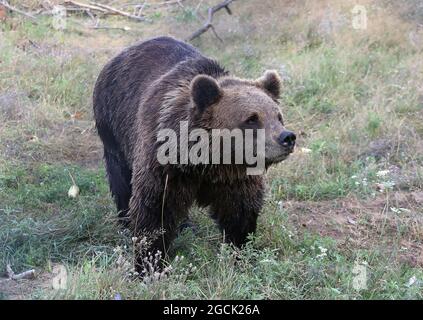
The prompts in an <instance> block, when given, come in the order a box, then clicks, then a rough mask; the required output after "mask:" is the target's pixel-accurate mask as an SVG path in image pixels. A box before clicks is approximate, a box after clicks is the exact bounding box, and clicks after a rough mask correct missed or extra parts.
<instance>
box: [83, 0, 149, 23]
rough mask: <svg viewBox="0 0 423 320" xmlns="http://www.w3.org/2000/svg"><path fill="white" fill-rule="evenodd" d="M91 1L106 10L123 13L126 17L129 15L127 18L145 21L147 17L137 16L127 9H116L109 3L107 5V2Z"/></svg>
mask: <svg viewBox="0 0 423 320" xmlns="http://www.w3.org/2000/svg"><path fill="white" fill-rule="evenodd" d="M90 3H91V4H92V5H94V6H97V7H100V8H103V9H105V10H107V11H109V12H113V13H115V14H118V15H121V16H124V17H127V18H131V19H134V20H138V21H144V20H145V18H144V17H139V16H135V15H133V14H130V13H129V12H126V11H122V10H119V9H116V8H113V7H110V6H107V5H105V4H101V3H96V2H90Z"/></svg>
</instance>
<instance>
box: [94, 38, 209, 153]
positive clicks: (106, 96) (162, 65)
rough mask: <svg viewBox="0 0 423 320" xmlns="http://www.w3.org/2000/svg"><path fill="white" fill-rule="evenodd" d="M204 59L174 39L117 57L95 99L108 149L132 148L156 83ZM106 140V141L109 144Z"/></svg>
mask: <svg viewBox="0 0 423 320" xmlns="http://www.w3.org/2000/svg"><path fill="white" fill-rule="evenodd" d="M198 57H202V55H201V53H200V52H199V51H197V50H196V49H195V48H194V47H192V46H191V45H189V44H187V43H184V42H181V41H178V40H176V39H174V38H171V37H158V38H153V39H150V40H146V41H143V42H140V43H138V44H135V45H133V46H131V47H129V48H127V49H125V50H124V51H123V52H121V53H120V54H119V55H117V56H116V57H114V58H113V59H112V60H111V61H110V62H109V63H107V64H106V66H105V67H104V68H103V70H102V71H101V73H100V75H99V77H98V79H97V82H96V85H95V88H94V95H93V108H94V116H95V120H96V125H97V129H98V131H99V134H100V136H102V137H106V139H103V142H104V143H105V145H108V147H109V148H111V149H117V150H116V151H117V152H121V151H123V150H119V149H120V148H119V146H120V145H125V144H128V141H129V139H130V138H131V137H130V134H131V132H132V131H133V130H134V126H135V118H136V117H135V115H136V114H137V110H138V107H139V102H140V99H141V98H142V97H143V94H145V92H147V91H148V89H149V87H150V86H151V85H152V84H153V83H154V81H155V80H156V79H158V78H160V77H161V76H162V75H164V74H165V73H167V72H169V71H170V70H172V68H174V67H175V66H176V65H177V64H178V63H180V62H182V61H185V60H188V59H194V58H198ZM105 140H106V141H105Z"/></svg>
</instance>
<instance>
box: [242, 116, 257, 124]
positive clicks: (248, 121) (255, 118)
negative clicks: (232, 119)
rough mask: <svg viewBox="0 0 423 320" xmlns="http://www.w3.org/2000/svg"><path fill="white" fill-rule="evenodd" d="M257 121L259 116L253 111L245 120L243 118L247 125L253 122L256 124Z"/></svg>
mask: <svg viewBox="0 0 423 320" xmlns="http://www.w3.org/2000/svg"><path fill="white" fill-rule="evenodd" d="M258 121H259V116H258V114H257V113H253V114H252V115H251V116H249V117H248V119H247V120H245V123H246V124H249V125H253V124H257V122H258Z"/></svg>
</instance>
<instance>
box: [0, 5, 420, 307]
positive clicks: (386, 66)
mask: <svg viewBox="0 0 423 320" xmlns="http://www.w3.org/2000/svg"><path fill="white" fill-rule="evenodd" d="M210 3H213V2H212V1H204V3H203V4H202V5H201V7H200V8H197V5H196V3H194V1H186V2H184V6H185V7H184V9H182V8H180V7H179V6H175V7H172V8H165V9H160V10H159V9H154V7H147V8H146V10H147V11H146V12H147V13H146V14H147V16H148V17H149V21H148V23H136V22H131V21H128V20H124V19H120V18H118V17H112V18H107V19H104V21H103V22H104V23H105V24H110V25H114V26H121V27H123V26H130V27H131V30H130V31H127V32H122V31H117V30H108V31H104V30H90V29H87V28H85V27H84V23H88V22H87V21H86V19H85V18H84V17H69V20H68V21H67V22H68V28H67V29H66V30H64V31H58V30H54V29H52V28H51V18H49V17H43V18H42V19H41V21H40V24H39V25H36V26H35V25H33V24H31V23H29V22H28V21H25V20H24V19H23V18H22V17H18V16H10V17H8V19H7V20H6V22H5V23H2V24H1V27H0V38H1V41H0V66H1V67H0V150H1V152H0V274H1V273H2V271H4V270H5V267H6V265H7V264H11V266H12V267H13V269H14V270H15V271H16V272H19V271H23V270H27V269H29V268H36V269H37V270H38V271H39V272H40V276H39V278H38V279H37V280H34V281H35V282H36V284H38V285H35V287H36V289H35V290H33V289H27V290H23V291H25V292H26V293H25V295H24V296H23V297H24V298H33V299H54V298H56V299H57V298H65V299H115V298H116V297H117V296H119V297H121V298H122V299H165V298H175V299H189V298H191V299H197V298H198V299H422V298H423V295H422V292H423V270H422V267H423V243H422V240H421V239H422V236H423V223H422V222H423V218H422V211H423V210H422V209H423V201H422V191H421V190H422V183H423V175H422V170H421V168H422V162H423V156H422V154H423V152H422V150H423V149H422V147H423V145H422V144H421V140H422V135H423V126H422V120H423V118H422V108H423V104H422V94H423V93H422V91H421V87H420V85H421V82H422V80H423V79H422V74H423V73H422V72H421V71H423V65H422V62H421V54H422V49H423V48H422V43H423V40H422V38H421V35H420V34H419V33H417V34H416V37H417V38H416V39H417V40H416V41H414V44H412V43H410V41H409V35H410V34H411V33H412V32H415V30H416V28H417V27H416V26H415V23H416V22H415V21H414V19H408V18H405V17H408V15H407V14H406V13H407V12H408V11H407V10H409V11H410V10H411V11H410V12H414V11H413V10H412V9H413V6H416V5H417V4H416V3H415V2H413V1H402V2H401V4H397V3H391V2H389V3H388V2H385V1H382V0H377V1H374V2H372V4H370V2H364V5H368V6H369V8H372V10H369V11H368V15H369V24H368V25H369V29H368V30H367V31H357V30H353V29H352V28H351V27H350V25H349V23H348V17H349V14H350V10H351V8H350V4H349V3H348V2H347V1H335V2H331V3H330V8H331V10H332V11H331V12H332V13H331V14H328V13H327V11H325V10H326V9H325V8H328V7H327V6H326V5H324V4H323V3H320V2H319V4H317V3H316V2H313V1H303V2H301V5H300V3H298V4H295V3H290V4H289V5H287V6H285V5H284V6H283V10H282V7H281V6H282V4H280V3H279V2H278V1H269V2H268V3H267V4H266V5H265V6H262V7H260V8H257V7H256V6H255V3H254V1H253V0H249V1H245V2H242V3H240V4H238V5H236V6H234V8H233V11H234V15H233V16H231V17H229V16H227V15H226V14H225V13H224V12H223V13H221V14H219V16H218V17H216V25H215V28H216V30H217V32H218V33H219V35H220V36H221V37H222V38H223V39H224V42H223V43H221V42H220V41H219V40H217V39H216V38H215V37H214V36H213V34H212V33H211V32H210V33H207V34H204V35H203V36H202V37H201V38H199V39H196V40H195V43H194V44H195V45H196V46H198V47H199V48H200V49H201V50H202V51H203V52H204V53H205V54H207V55H210V56H212V57H215V58H216V59H218V60H219V61H221V63H222V64H224V65H225V67H226V68H227V69H229V70H231V71H232V72H233V73H234V74H236V75H238V76H243V77H250V78H254V77H259V76H260V75H261V74H262V72H263V71H264V70H265V69H277V70H278V71H280V73H281V74H282V77H283V78H284V79H285V82H284V86H285V87H284V91H283V95H282V97H281V105H282V111H283V112H284V115H285V118H286V123H287V126H288V127H289V128H290V129H292V130H294V131H295V132H297V133H298V137H299V141H298V144H299V145H298V148H297V152H296V153H294V154H293V155H292V156H291V157H290V159H289V160H287V161H285V162H283V163H282V164H280V165H278V166H276V167H273V168H271V170H269V173H268V186H269V192H268V196H267V199H266V205H265V208H264V210H263V212H262V214H261V216H260V218H259V227H258V232H257V234H256V235H255V236H254V237H253V238H252V239H251V240H252V241H251V242H250V243H249V244H248V246H247V247H246V248H245V249H243V250H241V251H238V250H234V249H233V248H231V247H229V246H227V245H223V244H222V235H221V234H220V233H219V232H218V230H217V228H216V226H215V225H214V224H213V222H212V221H211V220H210V219H209V218H208V217H207V214H206V213H205V212H203V211H202V210H199V209H197V208H193V209H192V212H191V216H192V218H193V220H194V221H195V223H196V224H197V225H198V231H197V232H196V233H194V232H193V231H191V230H187V231H185V232H184V233H183V234H181V235H180V236H179V237H178V238H177V239H176V241H175V242H174V244H173V246H172V248H171V250H172V252H171V254H170V260H169V261H168V263H169V264H170V265H171V266H172V271H171V272H170V274H169V275H168V276H167V277H166V278H164V279H161V280H159V281H152V282H150V283H145V282H143V281H140V280H139V279H136V278H134V277H133V275H132V267H131V266H132V260H133V244H132V241H131V238H130V235H129V234H127V232H125V230H122V229H121V228H120V227H119V225H118V224H117V223H116V219H115V218H116V213H115V208H114V205H113V203H112V200H111V197H110V194H109V192H108V184H107V180H106V177H105V171H104V169H103V164H102V159H101V156H102V148H101V144H100V142H99V139H98V138H97V135H96V133H95V130H94V123H93V120H92V111H91V94H92V88H93V85H94V82H95V79H96V76H97V75H98V72H99V71H100V69H101V67H102V66H103V65H104V63H106V61H107V60H108V59H110V57H111V56H113V55H114V54H115V53H117V52H119V51H120V50H121V49H122V48H123V47H124V46H126V45H128V44H130V43H133V42H135V41H138V40H139V39H144V38H148V37H151V36H154V35H159V34H172V35H174V36H176V37H179V38H184V37H185V36H187V35H188V34H189V33H190V32H189V30H194V29H195V28H196V27H197V26H198V25H200V24H201V17H200V15H199V14H198V12H201V13H203V14H204V10H205V8H206V7H207V5H208V4H210ZM19 4H21V3H19ZM21 5H26V6H27V7H28V8H37V2H36V1H33V0H28V1H25V2H22V4H21ZM396 5H398V6H399V7H395V6H396ZM302 8H307V9H308V10H309V12H311V16H310V17H309V18H306V17H305V14H304V12H305V11H304V9H302ZM376 9H377V10H376ZM325 19H326V20H325ZM327 19H329V20H330V21H331V23H330V24H329V25H332V27H331V28H329V29H327V27H325V26H326V25H327V24H322V23H320V22H321V21H326V22H327ZM345 19H346V20H345ZM343 21H344V22H343ZM345 21H346V22H345ZM187 30H188V31H187ZM225 30H227V32H226V33H225ZM419 36H420V38H418V37H419ZM419 39H420V40H419ZM419 41H421V42H419ZM69 174H71V175H72V176H73V177H74V178H75V180H76V183H77V184H78V186H79V188H80V190H81V193H80V195H79V197H77V198H76V199H71V198H69V197H68V196H67V192H68V189H69V188H70V186H71V185H72V180H71V178H70V175H69ZM181 257H183V258H181ZM58 265H64V266H65V267H66V270H67V273H68V281H67V289H63V290H54V289H53V288H52V281H53V278H54V276H55V275H54V269H55V267H56V266H58ZM357 266H364V268H365V270H366V271H367V283H366V285H367V286H366V288H362V289H361V290H357V289H356V288H355V287H354V283H355V281H356V279H357V277H356V274H355V273H354V272H355V271H354V270H355V269H356V268H357ZM37 281H38V282H37ZM17 285H19V286H22V287H24V286H25V283H18V284H17ZM17 297H18V296H16V295H14V293H13V290H11V288H10V287H8V286H7V284H2V282H1V280H0V298H1V299H10V298H17ZM19 297H20V298H22V296H19Z"/></svg>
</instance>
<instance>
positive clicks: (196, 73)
mask: <svg viewBox="0 0 423 320" xmlns="http://www.w3.org/2000/svg"><path fill="white" fill-rule="evenodd" d="M280 91H281V80H280V77H279V76H278V74H277V73H276V72H275V71H266V72H265V73H264V75H263V76H262V77H261V78H259V79H256V80H245V79H239V78H236V77H233V76H231V75H229V73H228V72H227V71H225V70H224V68H222V67H221V66H220V65H219V64H218V63H217V62H216V61H214V60H211V59H209V58H207V57H205V56H203V55H202V54H201V53H200V52H199V51H198V50H197V49H195V48H194V47H192V46H191V45H189V44H187V43H184V42H181V41H178V40H176V39H173V38H170V37H158V38H154V39H150V40H147V41H144V42H140V43H138V44H136V45H134V46H132V47H129V48H127V49H126V50H124V51H123V52H122V53H120V54H119V55H118V56H116V57H115V58H113V59H112V60H111V61H110V62H109V63H108V64H107V65H106V66H105V67H104V69H103V70H102V71H101V73H100V75H99V77H98V80H97V82H96V85H95V89H94V97H93V98H94V99H93V100H94V101H93V102H94V115H95V120H96V126H97V129H98V133H99V135H100V138H101V140H102V142H103V144H104V158H105V162H106V169H107V175H108V179H109V183H110V189H111V192H112V195H113V197H114V200H115V202H116V206H117V209H118V211H119V217H120V219H121V220H122V221H124V222H126V223H127V225H128V226H129V228H130V229H131V231H132V232H133V235H134V237H139V236H141V235H142V234H149V233H154V232H157V231H159V232H161V236H160V237H158V238H156V240H154V241H153V242H152V243H151V247H150V250H149V251H150V252H151V253H154V252H156V251H161V252H162V253H166V250H167V249H168V247H169V244H170V241H171V240H172V238H173V237H174V236H175V230H176V229H177V226H178V224H179V223H180V221H182V220H183V219H186V217H187V214H188V210H189V208H190V207H191V206H192V205H193V204H194V203H196V204H197V205H198V206H200V207H209V208H210V215H211V217H212V218H213V219H214V220H215V221H216V222H217V224H218V226H219V228H220V229H221V230H222V232H224V235H225V240H226V241H228V242H230V243H232V244H234V245H236V246H242V245H243V244H244V243H245V242H246V239H247V236H248V234H249V233H253V232H255V230H256V221H257V217H258V214H259V212H260V209H261V208H262V205H263V197H264V191H265V183H264V178H263V175H249V174H247V173H246V168H247V167H248V164H246V163H229V164H217V165H216V164H210V163H207V162H203V163H196V164H193V163H190V162H188V163H186V164H183V165H181V164H170V163H169V164H162V163H160V162H159V161H158V159H157V152H158V148H159V147H160V146H161V145H162V144H163V143H164V142H163V141H159V140H158V133H159V131H160V130H161V129H166V128H168V129H173V130H174V131H175V132H177V133H179V132H180V123H181V122H183V121H185V123H187V128H188V131H189V132H190V131H192V130H194V129H195V128H201V129H204V130H206V131H207V132H209V131H210V130H212V129H229V130H232V129H239V130H241V131H242V132H244V131H245V130H246V129H252V130H257V129H264V132H265V140H264V142H263V143H264V144H265V165H266V168H267V167H268V166H269V165H271V164H273V163H277V162H280V161H282V160H284V159H285V158H286V157H287V156H288V155H289V154H290V153H291V152H292V151H293V148H294V145H295V134H294V133H292V132H290V131H288V130H286V129H285V128H284V123H283V118H282V114H281V111H280V107H279V104H278V99H279V94H280ZM255 137H256V136H255ZM256 143H257V141H256ZM178 150H179V149H178ZM212 150H214V149H212ZM141 265H142V257H141V256H139V257H138V267H140V266H141Z"/></svg>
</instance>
